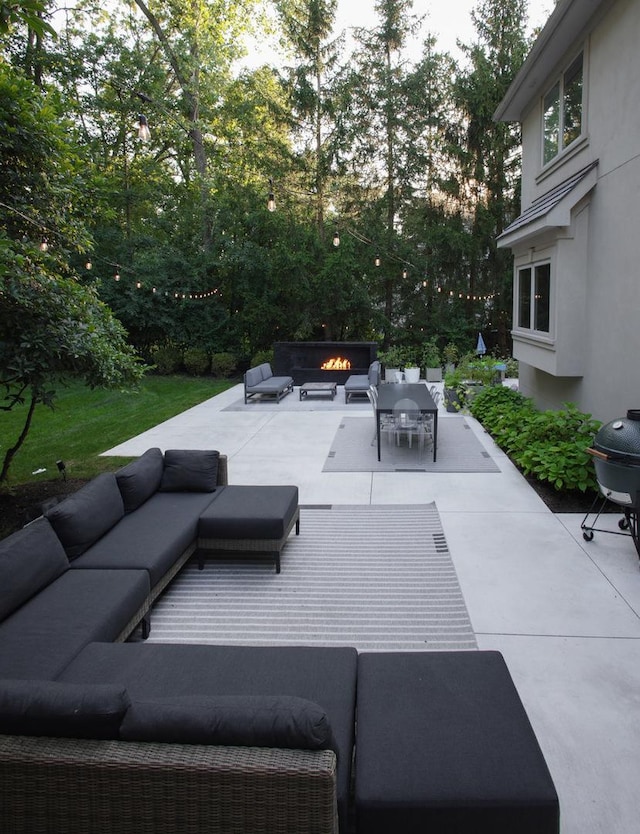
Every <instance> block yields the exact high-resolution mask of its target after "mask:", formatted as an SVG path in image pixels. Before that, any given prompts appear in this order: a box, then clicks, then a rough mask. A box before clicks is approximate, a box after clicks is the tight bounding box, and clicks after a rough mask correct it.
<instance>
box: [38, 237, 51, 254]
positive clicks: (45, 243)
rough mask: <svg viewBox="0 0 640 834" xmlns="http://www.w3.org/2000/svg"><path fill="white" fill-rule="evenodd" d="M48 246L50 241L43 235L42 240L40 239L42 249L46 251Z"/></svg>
mask: <svg viewBox="0 0 640 834" xmlns="http://www.w3.org/2000/svg"><path fill="white" fill-rule="evenodd" d="M48 248H49V241H48V240H47V238H46V237H43V238H42V240H41V241H40V251H41V252H46V251H47V249H48Z"/></svg>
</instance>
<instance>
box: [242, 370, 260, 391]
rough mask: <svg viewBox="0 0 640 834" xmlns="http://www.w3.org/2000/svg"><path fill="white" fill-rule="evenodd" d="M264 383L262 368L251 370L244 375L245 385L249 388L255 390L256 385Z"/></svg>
mask: <svg viewBox="0 0 640 834" xmlns="http://www.w3.org/2000/svg"><path fill="white" fill-rule="evenodd" d="M261 382H262V371H261V370H260V368H249V370H248V371H247V372H246V373H245V375H244V384H245V385H246V386H247V388H253V386H254V385H259V384H260V383H261Z"/></svg>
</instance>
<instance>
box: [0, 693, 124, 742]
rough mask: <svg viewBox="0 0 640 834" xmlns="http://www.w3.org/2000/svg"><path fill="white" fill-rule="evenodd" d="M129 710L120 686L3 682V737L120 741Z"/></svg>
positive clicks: (0, 723) (0, 702)
mask: <svg viewBox="0 0 640 834" xmlns="http://www.w3.org/2000/svg"><path fill="white" fill-rule="evenodd" d="M128 706H129V696H128V694H127V690H126V689H125V688H124V687H123V686H119V685H117V684H86V685H85V684H76V683H60V682H58V681H37V680H29V681H20V680H18V681H14V680H0V733H5V734H7V735H25V736H55V737H59V738H100V739H107V738H108V739H116V738H118V737H119V729H120V722H121V721H122V718H123V716H124V714H125V713H126V711H127V708H128Z"/></svg>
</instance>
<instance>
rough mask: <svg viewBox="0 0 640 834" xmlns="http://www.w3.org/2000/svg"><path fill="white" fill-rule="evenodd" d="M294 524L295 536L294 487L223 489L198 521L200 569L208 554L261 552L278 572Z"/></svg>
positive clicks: (297, 520) (297, 524)
mask: <svg viewBox="0 0 640 834" xmlns="http://www.w3.org/2000/svg"><path fill="white" fill-rule="evenodd" d="M294 524H295V527H296V536H297V535H299V533H300V509H299V506H298V487H297V486H280V485H278V486H271V485H258V486H225V487H223V488H222V489H220V490H219V495H218V496H217V497H216V499H215V500H214V501H212V502H211V504H210V505H209V507H207V509H205V510H204V512H203V513H202V514H201V516H200V519H199V521H198V551H199V553H198V555H199V567H200V569H201V570H202V568H203V565H204V561H203V557H204V556H205V555H206V554H207V553H213V552H215V553H225V554H228V553H230V552H234V553H236V554H238V552H241V553H244V554H248V555H250V556H252V557H253V556H255V555H256V554H257V553H264V554H267V555H269V556H271V557H272V558H273V561H274V563H275V566H276V573H280V553H281V551H282V548H283V547H284V545H285V542H286V541H287V539H288V538H289V533H290V532H291V530H292V528H293V526H294Z"/></svg>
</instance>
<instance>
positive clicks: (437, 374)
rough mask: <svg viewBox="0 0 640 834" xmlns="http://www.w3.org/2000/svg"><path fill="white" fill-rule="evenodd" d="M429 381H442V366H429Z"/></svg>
mask: <svg viewBox="0 0 640 834" xmlns="http://www.w3.org/2000/svg"><path fill="white" fill-rule="evenodd" d="M427 382H442V368H427Z"/></svg>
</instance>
